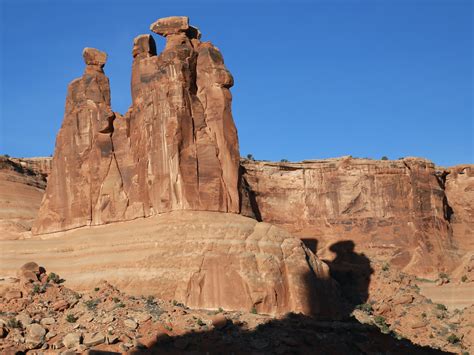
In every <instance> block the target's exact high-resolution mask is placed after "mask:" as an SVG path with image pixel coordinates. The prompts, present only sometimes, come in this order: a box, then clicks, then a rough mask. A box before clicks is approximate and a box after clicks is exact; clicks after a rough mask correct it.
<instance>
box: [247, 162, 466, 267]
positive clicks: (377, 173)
mask: <svg viewBox="0 0 474 355" xmlns="http://www.w3.org/2000/svg"><path fill="white" fill-rule="evenodd" d="M242 169H243V177H244V180H245V181H244V184H243V186H247V190H246V191H244V196H246V198H245V201H244V203H243V207H242V212H243V213H244V214H247V215H256V216H257V218H259V219H261V220H263V221H265V222H268V223H273V224H276V225H278V226H281V227H284V228H285V229H287V230H288V231H290V232H291V233H293V234H295V235H297V236H299V237H300V238H302V239H303V240H305V241H306V242H307V243H308V245H310V246H311V247H312V248H313V249H314V248H317V249H318V253H319V254H320V255H321V256H324V257H326V258H329V259H333V258H335V257H337V255H334V253H337V252H336V251H334V250H330V248H331V246H332V245H334V244H335V243H337V242H340V241H343V240H351V241H353V242H354V244H355V248H356V250H357V251H358V252H361V251H362V252H364V253H366V254H368V255H369V256H373V255H374V254H376V255H377V256H378V257H384V258H386V259H388V260H390V262H391V264H394V265H396V266H398V267H399V268H401V269H404V270H405V271H410V272H414V273H421V274H432V275H434V274H436V275H437V274H438V272H439V271H443V270H451V269H452V268H453V267H454V266H455V265H456V263H457V262H458V261H459V260H458V258H459V255H460V253H462V252H463V251H462V250H460V249H459V248H458V246H459V245H461V244H462V243H461V244H460V243H459V242H457V240H459V239H462V240H464V241H466V240H471V241H472V233H471V238H469V237H468V234H469V233H470V231H471V230H472V229H471V228H472V226H471V227H470V224H469V223H468V221H469V220H470V221H472V220H473V219H474V218H473V217H474V214H473V211H472V203H471V202H470V201H472V198H471V199H469V197H470V190H473V189H474V180H473V179H472V177H470V173H469V171H471V170H470V168H466V167H464V168H461V169H460V171H462V172H465V173H464V174H461V175H459V174H457V173H456V172H455V171H453V172H452V173H450V174H449V175H448V176H447V178H446V187H445V185H444V182H443V176H442V175H443V174H440V173H438V172H437V170H436V169H435V166H434V164H432V163H431V162H429V161H427V160H424V159H418V158H405V159H402V160H398V161H373V160H364V159H352V158H349V157H347V158H340V159H329V160H318V161H306V162H302V163H271V162H255V161H250V160H244V161H242ZM458 170H459V169H458ZM458 170H456V171H458ZM461 195H462V196H461ZM450 199H451V200H456V201H459V202H458V205H456V202H453V203H451V202H449V201H450ZM451 204H452V205H453V207H452V208H453V211H454V213H453V212H451V210H450V208H451V207H450V206H451ZM454 216H456V217H455V218H454ZM450 219H452V220H453V222H454V224H453V223H450ZM456 221H459V226H456V224H455V223H457V222H456ZM453 226H454V233H453ZM464 243H470V242H464ZM467 246H468V247H469V244H467ZM471 250H472V246H471Z"/></svg>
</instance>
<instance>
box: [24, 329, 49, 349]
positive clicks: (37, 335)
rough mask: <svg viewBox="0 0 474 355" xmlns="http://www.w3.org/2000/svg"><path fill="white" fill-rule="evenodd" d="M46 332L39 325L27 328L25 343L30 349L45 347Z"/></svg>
mask: <svg viewBox="0 0 474 355" xmlns="http://www.w3.org/2000/svg"><path fill="white" fill-rule="evenodd" d="M45 334H46V330H45V329H44V328H43V327H42V326H41V325H39V324H36V323H35V324H30V325H28V326H27V327H26V336H25V342H26V344H27V346H28V348H29V349H36V348H38V347H40V346H41V345H43V342H44V340H45V339H44V336H45Z"/></svg>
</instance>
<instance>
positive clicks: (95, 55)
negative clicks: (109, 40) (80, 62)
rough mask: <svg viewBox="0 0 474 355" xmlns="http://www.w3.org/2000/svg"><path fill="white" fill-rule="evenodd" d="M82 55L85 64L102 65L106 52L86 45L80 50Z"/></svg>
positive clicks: (105, 58) (105, 60)
mask: <svg viewBox="0 0 474 355" xmlns="http://www.w3.org/2000/svg"><path fill="white" fill-rule="evenodd" d="M82 57H83V58H84V62H85V63H86V64H87V65H98V66H100V67H103V66H104V65H105V63H106V62H107V53H105V52H102V51H99V50H98V49H95V48H90V47H86V48H84V50H83V51H82Z"/></svg>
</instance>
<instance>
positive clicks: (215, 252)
mask: <svg viewBox="0 0 474 355" xmlns="http://www.w3.org/2000/svg"><path fill="white" fill-rule="evenodd" d="M32 258H33V259H35V260H38V262H40V263H41V265H44V266H45V267H47V268H54V270H56V271H57V272H58V273H60V274H61V275H62V276H64V277H65V278H67V280H68V282H67V284H68V285H69V286H70V287H74V288H76V289H78V290H90V289H92V288H93V287H94V286H95V285H96V283H97V282H99V281H100V280H108V281H109V282H111V283H113V284H116V285H117V286H119V287H121V288H123V289H124V290H127V292H131V293H133V294H151V295H155V296H158V297H162V298H164V299H168V300H172V299H174V300H177V301H179V302H183V303H185V304H186V305H187V306H189V307H193V308H211V309H216V308H219V307H222V308H224V309H233V310H244V311H250V310H252V309H253V308H255V310H256V311H258V312H259V313H269V314H277V313H286V312H289V311H293V312H303V313H305V314H309V313H311V314H316V315H319V316H336V315H337V314H338V313H341V311H342V309H341V308H340V307H341V304H340V303H339V302H338V298H337V297H338V294H337V289H336V287H335V285H334V282H333V281H332V280H331V278H330V277H329V271H328V267H327V265H326V264H324V263H322V262H321V261H319V259H317V258H316V257H315V256H314V254H313V253H311V252H310V251H309V250H308V249H307V248H306V247H305V246H304V245H303V243H302V242H301V241H300V240H298V239H297V238H294V237H292V236H291V235H290V234H289V233H288V232H286V231H284V230H283V229H280V228H278V227H275V226H272V225H270V224H268V223H259V222H257V221H255V220H254V219H250V218H246V217H243V216H239V215H236V214H230V213H215V212H203V211H175V212H172V213H165V214H161V215H158V216H153V217H150V218H145V219H137V220H134V221H128V222H124V223H113V224H109V225H106V226H97V227H93V228H79V229H75V230H72V231H67V232H61V233H54V234H49V235H48V236H47V239H43V240H41V239H38V238H35V239H31V240H28V241H12V242H8V241H4V242H3V243H2V263H1V265H0V274H2V275H14V273H15V272H16V269H17V268H18V267H19V266H21V265H22V264H23V263H25V262H26V261H27V260H31V259H32Z"/></svg>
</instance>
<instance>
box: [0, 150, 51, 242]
mask: <svg viewBox="0 0 474 355" xmlns="http://www.w3.org/2000/svg"><path fill="white" fill-rule="evenodd" d="M48 161H49V158H35V159H15V158H6V157H3V156H0V240H5V239H19V238H21V237H22V235H23V233H24V232H27V231H29V230H30V229H31V225H32V223H33V221H34V219H35V218H36V214H37V213H38V209H39V206H40V203H41V199H42V197H43V194H44V190H45V188H46V173H45V170H44V168H45V167H47V165H48ZM31 162H33V163H31Z"/></svg>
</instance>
